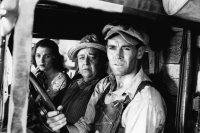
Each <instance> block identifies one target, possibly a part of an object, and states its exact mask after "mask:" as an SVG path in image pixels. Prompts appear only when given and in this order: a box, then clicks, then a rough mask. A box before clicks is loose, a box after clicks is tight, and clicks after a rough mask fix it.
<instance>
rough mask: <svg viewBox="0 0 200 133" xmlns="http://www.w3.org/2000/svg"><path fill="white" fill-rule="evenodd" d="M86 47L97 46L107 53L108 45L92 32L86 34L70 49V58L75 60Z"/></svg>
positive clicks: (96, 47)
mask: <svg viewBox="0 0 200 133" xmlns="http://www.w3.org/2000/svg"><path fill="white" fill-rule="evenodd" d="M84 48H95V49H98V50H100V51H103V52H105V53H106V47H105V46H104V45H103V43H101V42H100V41H99V39H98V38H97V36H96V35H95V34H93V33H92V34H89V35H86V36H84V37H83V38H82V39H81V41H80V42H79V43H78V44H77V45H75V46H74V47H72V48H71V49H69V51H68V57H69V59H71V60H73V61H74V59H75V57H76V55H77V53H78V51H79V50H81V49H84Z"/></svg>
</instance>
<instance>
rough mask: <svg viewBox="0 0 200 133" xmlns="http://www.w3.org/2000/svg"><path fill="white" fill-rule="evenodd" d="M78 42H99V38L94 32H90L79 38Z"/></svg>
mask: <svg viewBox="0 0 200 133" xmlns="http://www.w3.org/2000/svg"><path fill="white" fill-rule="evenodd" d="M80 43H99V39H98V37H97V36H96V35H95V34H94V33H91V34H89V35H86V36H84V37H83V38H82V39H81V40H80Z"/></svg>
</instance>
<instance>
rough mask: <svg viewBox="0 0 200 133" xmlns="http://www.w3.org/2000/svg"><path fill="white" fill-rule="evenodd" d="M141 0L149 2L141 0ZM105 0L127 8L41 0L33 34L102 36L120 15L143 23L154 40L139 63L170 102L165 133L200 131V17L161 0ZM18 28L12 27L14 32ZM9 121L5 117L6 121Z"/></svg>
mask: <svg viewBox="0 0 200 133" xmlns="http://www.w3.org/2000/svg"><path fill="white" fill-rule="evenodd" d="M69 1H70V0H69ZM137 1H138V2H139V1H140V2H141V3H142V2H143V3H145V1H143V0H137ZM98 2H99V1H98ZM98 2H97V3H98ZM101 2H103V3H105V5H106V4H107V3H109V4H110V3H112V4H113V7H112V6H111V7H110V8H111V9H112V8H113V10H114V6H116V5H117V6H118V5H122V6H123V10H122V11H121V12H118V11H116V12H114V11H112V10H111V11H107V10H105V9H104V8H102V9H101V7H100V8H99V7H98V6H97V7H95V6H93V5H92V6H91V5H90V6H88V7H87V8H86V7H85V6H84V5H83V6H81V5H78V6H76V4H74V5H73V4H72V3H73V2H72V3H70V2H69V3H68V4H67V1H66V3H64V2H62V0H61V2H59V0H56V1H46V0H40V1H39V2H38V3H37V5H36V7H35V11H34V16H33V18H34V21H33V29H32V37H33V38H35V39H38V38H50V39H55V40H80V39H81V38H82V37H83V36H84V35H86V34H88V33H96V34H97V35H99V36H101V37H102V39H103V36H102V29H103V27H104V26H105V25H106V24H108V23H110V22H112V21H116V20H117V21H119V20H120V21H125V22H128V23H131V24H132V25H134V26H137V27H140V28H142V29H143V30H145V31H146V32H147V33H148V34H149V36H150V42H149V46H148V48H147V49H146V51H145V55H144V57H143V59H142V60H141V64H142V66H143V68H144V70H145V72H146V73H148V75H149V76H150V78H151V79H152V81H155V83H156V84H155V86H156V87H157V88H158V90H159V92H160V93H161V95H162V96H163V97H164V100H165V102H166V106H167V120H166V127H165V133H187V132H192V133H193V132H194V133H196V132H198V131H200V130H199V129H200V121H199V111H200V107H199V105H200V101H199V99H198V98H199V96H198V90H199V88H198V87H199V86H198V82H199V79H198V73H199V63H200V62H199V59H200V58H199V51H200V49H199V48H200V30H199V29H200V22H199V20H198V19H195V20H197V21H194V19H193V18H191V17H189V18H187V17H183V16H181V17H180V16H174V15H168V14H167V13H166V12H165V11H164V7H163V6H162V5H160V4H162V3H161V2H160V1H158V0H157V1H156V0H151V2H152V3H151V6H152V7H153V8H143V7H142V6H141V7H139V8H136V7H134V6H127V5H128V2H130V1H129V0H127V1H126V0H105V1H101ZM94 5H95V4H94ZM155 5H156V6H155ZM154 6H155V7H154ZM147 9H148V10H147ZM16 30H17V29H14V32H15V31H16ZM14 32H11V36H9V37H7V38H8V40H9V41H8V47H9V48H10V51H11V53H12V51H13V50H14V47H13V42H14V41H15V39H14V38H16V35H15V33H14ZM14 44H15V43H14ZM58 45H59V44H58ZM66 45H68V43H66ZM1 89H2V90H1V93H2V95H3V93H5V90H4V89H3V87H2V88H1ZM7 106H8V105H7ZM49 106H51V105H49ZM8 110H9V109H7V110H6V111H4V112H8ZM1 111H2V110H1ZM7 115H9V113H8V114H7ZM8 117H9V116H8ZM1 118H2V117H1ZM4 118H6V117H4ZM1 121H3V120H1ZM5 121H6V120H4V122H3V123H4V124H7V121H6V122H5Z"/></svg>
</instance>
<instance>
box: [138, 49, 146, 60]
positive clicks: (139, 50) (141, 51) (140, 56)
mask: <svg viewBox="0 0 200 133" xmlns="http://www.w3.org/2000/svg"><path fill="white" fill-rule="evenodd" d="M144 51H145V47H144V46H141V47H139V48H138V51H137V59H142V57H143V54H144Z"/></svg>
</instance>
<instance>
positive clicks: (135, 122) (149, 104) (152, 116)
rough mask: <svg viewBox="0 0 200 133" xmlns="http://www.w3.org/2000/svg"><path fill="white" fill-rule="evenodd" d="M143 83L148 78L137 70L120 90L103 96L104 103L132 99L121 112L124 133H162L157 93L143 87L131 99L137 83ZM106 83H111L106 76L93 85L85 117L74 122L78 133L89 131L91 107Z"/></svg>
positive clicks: (161, 108) (163, 114) (163, 115)
mask: <svg viewBox="0 0 200 133" xmlns="http://www.w3.org/2000/svg"><path fill="white" fill-rule="evenodd" d="M146 80H148V81H149V80H150V79H149V78H148V76H147V75H146V74H145V73H144V72H143V70H142V68H141V69H140V71H139V72H138V73H137V74H136V75H132V74H130V75H127V76H126V77H125V78H124V80H123V82H122V88H120V89H117V90H115V91H113V92H109V94H107V95H106V97H105V100H104V102H105V103H107V104H108V103H110V102H113V101H116V100H122V99H124V98H125V97H126V96H127V95H129V97H130V98H131V99H132V101H131V102H130V103H129V104H128V106H127V107H126V108H125V110H124V111H123V113H122V119H121V125H122V127H124V128H125V133H161V132H163V130H164V124H165V119H166V106H165V102H164V100H163V99H162V97H161V95H160V93H159V92H158V91H157V90H156V89H155V88H153V87H152V86H145V88H144V89H142V90H141V92H139V93H138V94H136V96H135V97H134V94H135V92H136V90H137V88H138V86H139V84H140V83H141V82H142V81H146ZM109 84H111V82H110V80H109V77H106V78H104V79H102V80H101V81H100V82H99V83H98V84H97V85H96V87H95V90H94V92H93V94H92V96H91V98H90V101H89V103H88V105H87V109H86V113H85V116H84V117H81V118H80V120H79V121H78V122H77V123H75V126H76V127H77V128H78V130H79V132H80V133H88V132H89V131H90V128H91V127H90V125H91V124H92V123H94V118H95V115H96V114H95V105H96V104H97V101H98V100H99V98H100V97H101V95H102V94H103V92H104V91H105V89H106V88H107V87H108V86H109ZM124 93H125V94H126V95H124ZM122 94H123V95H122ZM133 97H134V99H133Z"/></svg>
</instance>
